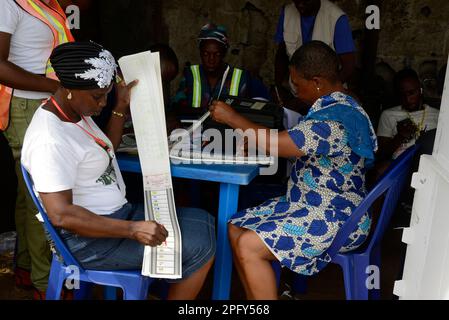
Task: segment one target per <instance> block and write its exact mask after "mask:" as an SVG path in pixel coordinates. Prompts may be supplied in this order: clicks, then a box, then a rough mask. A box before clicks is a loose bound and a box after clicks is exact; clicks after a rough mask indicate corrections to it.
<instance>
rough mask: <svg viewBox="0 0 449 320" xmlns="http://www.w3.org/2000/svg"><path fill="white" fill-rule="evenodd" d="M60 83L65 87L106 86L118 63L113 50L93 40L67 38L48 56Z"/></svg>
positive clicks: (110, 81)
mask: <svg viewBox="0 0 449 320" xmlns="http://www.w3.org/2000/svg"><path fill="white" fill-rule="evenodd" d="M50 63H51V65H52V67H53V69H54V70H55V73H56V76H57V77H58V79H59V81H61V85H62V86H63V87H64V88H67V89H79V90H89V89H98V88H102V89H103V88H107V87H109V86H110V85H111V83H112V81H114V79H115V76H116V71H117V64H116V62H115V59H114V57H113V56H112V54H111V53H110V52H109V51H108V50H105V49H104V48H103V47H102V46H101V45H99V44H97V43H95V42H67V43H64V44H61V45H59V46H57V47H56V48H55V49H54V50H53V53H52V55H51V57H50Z"/></svg>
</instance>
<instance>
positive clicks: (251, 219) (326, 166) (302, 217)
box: [211, 41, 377, 299]
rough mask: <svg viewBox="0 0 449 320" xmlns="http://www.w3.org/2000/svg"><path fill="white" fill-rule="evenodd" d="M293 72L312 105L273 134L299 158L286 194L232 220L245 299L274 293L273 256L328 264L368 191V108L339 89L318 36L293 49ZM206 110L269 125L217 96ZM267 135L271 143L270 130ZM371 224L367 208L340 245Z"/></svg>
mask: <svg viewBox="0 0 449 320" xmlns="http://www.w3.org/2000/svg"><path fill="white" fill-rule="evenodd" d="M290 74H291V78H292V82H293V84H294V85H295V86H296V88H297V93H298V98H299V99H301V100H303V101H304V102H306V103H309V104H310V105H312V107H311V108H310V111H309V113H308V115H307V116H306V117H305V118H304V119H303V120H301V121H300V122H299V123H298V125H296V126H295V127H293V128H292V129H290V130H287V131H284V132H280V133H279V134H278V137H277V139H278V142H277V143H278V156H279V157H296V158H297V160H296V164H295V165H294V167H293V168H292V172H291V176H290V180H289V182H288V189H287V194H286V195H285V196H283V197H280V198H275V199H270V200H267V201H266V202H264V203H262V204H261V205H259V206H257V207H254V208H249V209H246V210H244V211H241V212H238V213H237V214H235V215H234V216H233V217H232V219H231V220H230V222H229V238H230V242H231V246H232V249H233V254H234V262H235V265H236V267H237V271H238V272H239V275H240V279H241V280H242V283H243V286H244V288H245V291H246V294H247V297H248V298H249V299H277V288H276V280H275V274H274V272H273V269H272V267H271V261H273V260H275V259H276V260H279V261H280V262H281V264H282V266H283V267H288V268H289V269H291V270H292V271H294V272H296V273H300V274H303V275H312V274H315V273H317V272H319V271H320V270H321V269H323V268H324V267H325V266H326V265H327V264H328V262H329V257H328V256H327V255H326V250H327V249H328V248H329V246H330V245H331V243H332V241H333V239H334V238H335V235H336V234H337V232H338V230H339V228H340V227H341V226H342V225H343V223H344V222H345V221H346V220H347V218H348V217H349V216H350V215H351V213H352V212H353V211H354V209H355V208H356V207H357V206H358V205H359V204H360V202H361V201H362V199H363V198H364V197H365V195H366V191H365V172H366V168H367V166H369V165H370V163H371V162H372V161H373V159H374V152H375V151H376V150H377V140H376V136H375V134H374V130H373V128H372V125H371V122H370V120H369V118H368V116H367V115H366V113H365V112H364V110H363V109H362V108H361V107H360V106H359V105H358V103H357V102H356V101H355V100H354V99H353V98H351V97H350V96H348V95H346V94H344V93H343V92H344V91H345V89H344V87H343V85H342V83H341V81H340V79H339V76H338V58H337V56H336V54H335V52H334V51H333V50H332V49H331V48H330V47H328V46H327V45H326V44H324V43H323V42H319V41H312V42H310V43H308V44H306V45H304V46H302V47H301V48H300V49H298V51H297V52H296V53H295V54H294V56H293V57H292V60H291V66H290ZM211 116H212V118H213V119H214V120H216V121H218V122H222V123H226V124H227V125H229V126H231V127H232V128H235V129H242V130H243V131H245V130H248V129H254V130H257V132H256V135H255V136H256V137H260V134H261V132H265V131H263V130H264V129H266V128H263V127H261V126H259V125H256V124H255V123H252V122H251V121H249V120H247V119H245V118H244V117H242V116H240V115H239V114H238V113H236V112H235V111H234V110H233V109H232V108H231V107H230V106H228V105H226V104H224V103H223V102H214V104H213V105H212V106H211ZM267 132H268V131H267ZM265 141H266V150H270V149H269V145H270V139H269V137H268V136H266V137H265ZM273 143H274V142H273ZM370 226H371V219H370V216H369V215H368V214H366V215H365V216H364V217H363V218H362V220H361V221H360V222H359V224H358V228H357V229H356V230H354V231H353V233H352V234H351V236H350V238H349V239H348V240H347V242H346V244H345V247H344V249H343V251H349V250H353V249H355V248H357V247H359V246H360V245H361V244H362V243H363V242H364V240H365V239H366V237H367V235H368V233H369V230H370Z"/></svg>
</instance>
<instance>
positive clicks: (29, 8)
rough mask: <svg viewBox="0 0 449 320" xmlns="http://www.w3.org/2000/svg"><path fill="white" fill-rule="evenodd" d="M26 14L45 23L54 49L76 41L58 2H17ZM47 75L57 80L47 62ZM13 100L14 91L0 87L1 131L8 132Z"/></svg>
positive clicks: (29, 0) (33, 0) (23, 0)
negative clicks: (10, 107) (51, 34)
mask: <svg viewBox="0 0 449 320" xmlns="http://www.w3.org/2000/svg"><path fill="white" fill-rule="evenodd" d="M15 2H16V4H17V5H18V6H20V7H21V8H22V9H23V10H24V11H25V12H27V13H28V14H30V15H32V16H33V17H35V18H37V19H39V20H40V21H42V22H43V23H45V24H46V25H47V26H48V27H49V28H50V30H51V32H52V33H53V39H54V40H53V48H55V47H57V46H58V45H60V44H63V43H65V42H71V41H74V38H73V36H72V34H71V32H70V30H69V28H68V27H67V25H66V17H65V13H64V11H63V10H62V8H61V6H60V5H59V3H58V2H57V1H56V0H50V1H49V2H48V4H44V3H42V2H41V1H39V0H15ZM45 75H46V76H47V77H48V78H52V79H57V78H56V74H55V72H54V70H53V68H52V66H51V64H50V61H49V60H48V61H47V66H46V70H45ZM11 98H12V89H11V88H8V87H5V86H2V85H0V130H2V131H3V130H6V128H7V127H8V124H9V105H10V102H11Z"/></svg>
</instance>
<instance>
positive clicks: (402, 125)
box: [377, 69, 439, 163]
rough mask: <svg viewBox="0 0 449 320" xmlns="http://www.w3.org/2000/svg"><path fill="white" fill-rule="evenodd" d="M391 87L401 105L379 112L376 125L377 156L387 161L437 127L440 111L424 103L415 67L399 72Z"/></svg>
mask: <svg viewBox="0 0 449 320" xmlns="http://www.w3.org/2000/svg"><path fill="white" fill-rule="evenodd" d="M394 87H395V91H396V94H397V95H398V96H399V99H400V101H401V105H400V106H397V107H394V108H390V109H387V110H385V111H384V112H382V114H381V116H380V120H379V126H378V128H377V136H378V139H379V155H378V158H379V160H380V161H384V160H386V161H387V163H389V162H390V160H391V159H395V158H397V157H398V156H399V155H400V154H401V153H402V152H404V151H405V150H406V149H407V148H409V147H410V146H413V145H414V144H415V142H416V140H417V139H419V138H420V137H421V136H422V135H429V134H431V131H433V130H436V128H437V125H438V116H439V110H437V109H435V108H432V107H429V106H428V105H426V104H424V103H423V88H422V86H421V82H420V79H419V77H418V74H417V73H416V72H415V71H414V70H412V69H404V70H402V71H399V72H398V73H397V74H396V76H395V80H394ZM426 140H427V139H426ZM432 147H433V142H432V143H431V146H430V148H432Z"/></svg>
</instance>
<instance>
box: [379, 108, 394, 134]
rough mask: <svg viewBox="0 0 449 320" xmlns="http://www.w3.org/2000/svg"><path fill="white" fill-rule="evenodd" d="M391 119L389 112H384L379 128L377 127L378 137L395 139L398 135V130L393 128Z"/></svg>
mask: <svg viewBox="0 0 449 320" xmlns="http://www.w3.org/2000/svg"><path fill="white" fill-rule="evenodd" d="M390 120H391V117H390V115H389V113H388V112H386V111H384V112H382V115H381V116H380V120H379V126H378V127H377V136H378V137H386V138H393V137H394V136H395V135H396V128H395V127H393V124H392V121H390Z"/></svg>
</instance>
